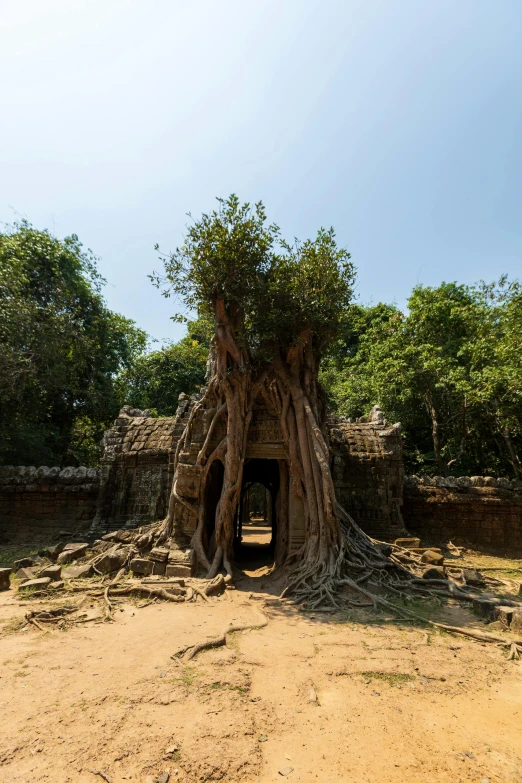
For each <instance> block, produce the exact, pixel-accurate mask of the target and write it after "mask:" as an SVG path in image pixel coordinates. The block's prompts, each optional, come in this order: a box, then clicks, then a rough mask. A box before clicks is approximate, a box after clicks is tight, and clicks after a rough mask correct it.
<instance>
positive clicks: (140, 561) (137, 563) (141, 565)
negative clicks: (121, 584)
mask: <svg viewBox="0 0 522 783" xmlns="http://www.w3.org/2000/svg"><path fill="white" fill-rule="evenodd" d="M152 565H153V564H152V561H151V560H147V558H146V557H134V558H133V559H132V560H131V561H130V570H131V571H132V572H133V573H135V574H143V575H145V576H148V575H149V574H152Z"/></svg>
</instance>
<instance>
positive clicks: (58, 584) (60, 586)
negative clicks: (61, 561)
mask: <svg viewBox="0 0 522 783" xmlns="http://www.w3.org/2000/svg"><path fill="white" fill-rule="evenodd" d="M64 587H65V582H64V581H63V579H60V581H59V582H51V584H50V585H49V590H63V588H64Z"/></svg>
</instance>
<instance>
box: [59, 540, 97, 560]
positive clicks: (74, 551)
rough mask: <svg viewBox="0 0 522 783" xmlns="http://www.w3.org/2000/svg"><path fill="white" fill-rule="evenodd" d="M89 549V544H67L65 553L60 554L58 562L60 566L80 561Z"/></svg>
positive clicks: (64, 549)
mask: <svg viewBox="0 0 522 783" xmlns="http://www.w3.org/2000/svg"><path fill="white" fill-rule="evenodd" d="M88 549H89V544H85V543H82V544H66V545H65V547H64V548H63V551H62V552H60V554H59V555H58V557H57V559H56V562H57V563H59V564H60V565H66V564H67V563H72V562H73V560H79V558H80V557H83V556H84V555H85V554H86V553H87V550H88Z"/></svg>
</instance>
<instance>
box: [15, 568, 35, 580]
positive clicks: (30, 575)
mask: <svg viewBox="0 0 522 783" xmlns="http://www.w3.org/2000/svg"><path fill="white" fill-rule="evenodd" d="M15 577H16V579H18V580H19V581H20V582H27V581H28V580H29V579H34V578H35V577H36V569H35V568H20V569H19V570H18V571H17V572H16V574H15Z"/></svg>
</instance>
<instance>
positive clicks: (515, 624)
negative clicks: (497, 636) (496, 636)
mask: <svg viewBox="0 0 522 783" xmlns="http://www.w3.org/2000/svg"><path fill="white" fill-rule="evenodd" d="M511 630H512V631H514V632H516V633H522V609H516V610H515V611H514V612H513V615H512V617H511Z"/></svg>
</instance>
